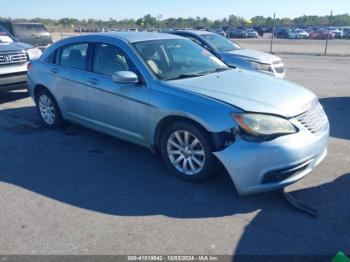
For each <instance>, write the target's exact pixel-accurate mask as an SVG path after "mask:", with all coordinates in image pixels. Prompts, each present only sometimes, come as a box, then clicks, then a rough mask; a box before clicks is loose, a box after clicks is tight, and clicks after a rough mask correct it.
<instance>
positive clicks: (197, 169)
mask: <svg viewBox="0 0 350 262" xmlns="http://www.w3.org/2000/svg"><path fill="white" fill-rule="evenodd" d="M160 146H161V154H162V158H163V160H164V162H165V163H166V165H167V166H168V168H169V169H170V170H171V171H172V172H173V173H174V174H175V175H177V176H179V177H180V178H182V179H184V180H187V181H192V182H201V181H204V180H206V179H207V178H208V177H210V176H212V175H214V174H215V173H216V171H217V169H218V161H217V159H216V158H215V156H214V155H213V154H212V152H213V145H212V142H211V139H210V137H209V135H208V134H207V132H205V131H204V130H203V129H202V128H199V127H197V126H196V125H193V124H190V123H186V122H178V123H174V124H172V125H170V126H169V127H168V128H166V130H165V131H164V132H163V135H162V137H161V141H160Z"/></svg>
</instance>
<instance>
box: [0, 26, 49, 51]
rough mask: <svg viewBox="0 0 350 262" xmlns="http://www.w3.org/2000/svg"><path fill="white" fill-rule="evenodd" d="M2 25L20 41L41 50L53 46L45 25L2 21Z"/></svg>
mask: <svg viewBox="0 0 350 262" xmlns="http://www.w3.org/2000/svg"><path fill="white" fill-rule="evenodd" d="M0 25H1V26H2V27H3V28H5V29H6V30H7V31H8V32H9V33H10V34H11V35H13V36H14V37H15V38H16V39H18V40H19V41H21V42H23V43H26V44H29V45H32V46H35V47H38V48H40V49H41V50H43V49H45V48H46V47H47V46H49V45H50V44H52V37H51V35H50V33H49V32H48V31H47V29H46V27H45V26H44V25H43V24H40V23H17V22H11V21H0Z"/></svg>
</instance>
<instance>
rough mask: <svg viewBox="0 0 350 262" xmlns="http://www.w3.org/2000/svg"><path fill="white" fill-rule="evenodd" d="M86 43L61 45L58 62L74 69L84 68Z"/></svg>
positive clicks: (85, 63) (85, 64) (87, 45)
mask: <svg viewBox="0 0 350 262" xmlns="http://www.w3.org/2000/svg"><path fill="white" fill-rule="evenodd" d="M88 47H89V44H88V43H79V44H73V45H69V46H65V47H62V49H61V52H60V57H59V62H60V63H59V64H60V65H63V66H67V67H71V68H75V69H80V70H86V66H87V51H88Z"/></svg>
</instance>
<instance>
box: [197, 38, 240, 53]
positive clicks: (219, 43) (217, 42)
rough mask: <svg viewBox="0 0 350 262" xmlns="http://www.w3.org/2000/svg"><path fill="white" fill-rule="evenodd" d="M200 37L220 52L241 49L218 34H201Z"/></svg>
mask: <svg viewBox="0 0 350 262" xmlns="http://www.w3.org/2000/svg"><path fill="white" fill-rule="evenodd" d="M201 36H202V37H203V38H204V39H205V40H207V41H208V42H209V43H210V44H211V45H212V46H214V47H215V48H216V49H217V50H219V51H220V52H230V51H234V50H238V49H242V47H241V46H240V45H238V44H236V43H234V42H232V41H231V40H228V39H227V38H225V37H223V36H221V35H218V34H203V35H201Z"/></svg>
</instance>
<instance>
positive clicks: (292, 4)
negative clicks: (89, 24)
mask: <svg viewBox="0 0 350 262" xmlns="http://www.w3.org/2000/svg"><path fill="white" fill-rule="evenodd" d="M0 3H1V7H0V16H2V17H11V18H35V17H40V18H52V19H59V18H64V17H69V18H77V19H84V18H85V19H86V18H95V19H102V20H108V19H109V18H113V19H117V20H120V19H123V18H140V17H143V16H144V15H146V14H151V15H153V16H158V15H161V16H162V18H163V19H164V18H169V17H197V16H200V17H208V18H209V19H222V18H224V17H227V16H229V15H230V14H234V15H237V16H241V17H244V18H246V19H248V18H251V17H254V16H257V15H262V16H266V17H267V16H273V13H274V12H275V13H276V17H278V18H282V17H289V18H294V17H298V16H301V15H328V14H329V13H330V11H331V10H333V13H334V14H344V13H350V0H292V1H291V0H240V1H236V0H171V1H169V0H144V1H142V0H55V1H54V0H0Z"/></svg>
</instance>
